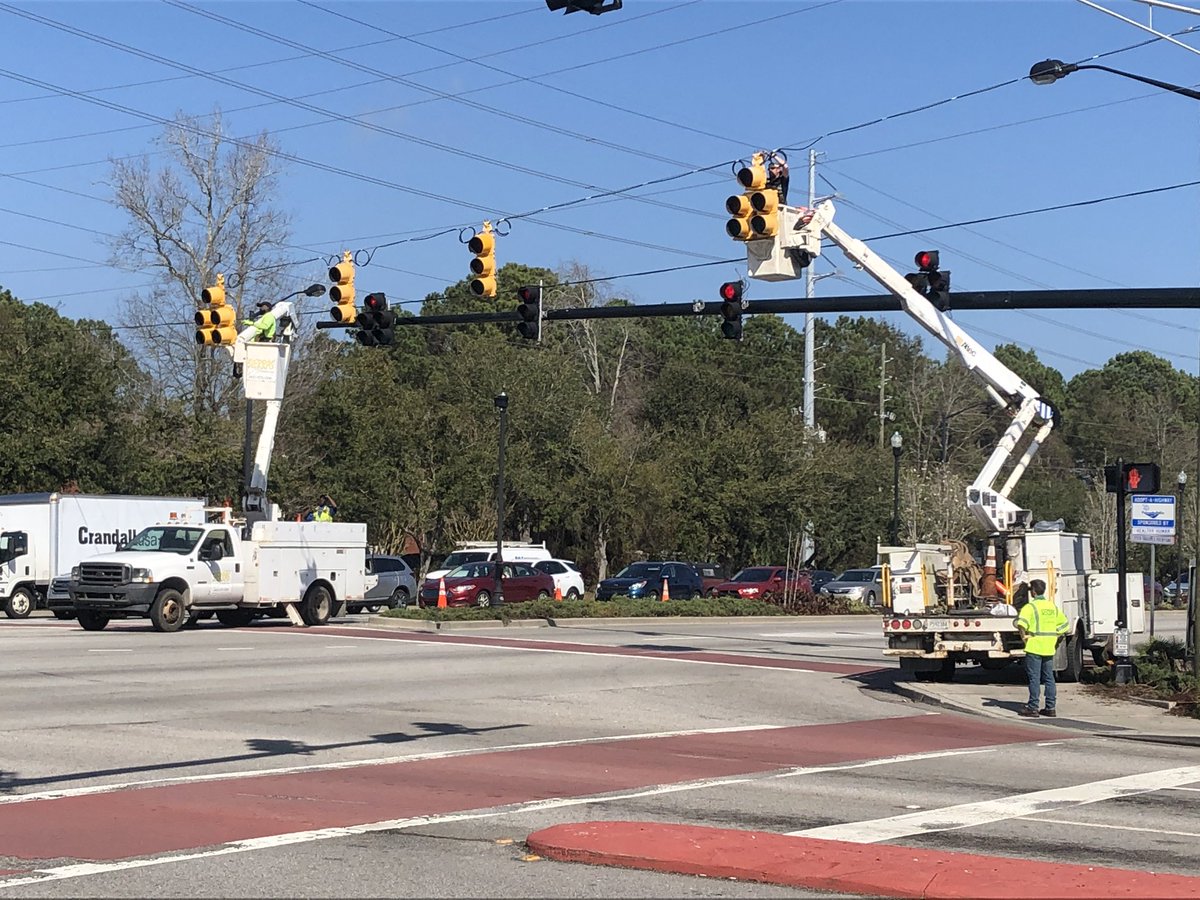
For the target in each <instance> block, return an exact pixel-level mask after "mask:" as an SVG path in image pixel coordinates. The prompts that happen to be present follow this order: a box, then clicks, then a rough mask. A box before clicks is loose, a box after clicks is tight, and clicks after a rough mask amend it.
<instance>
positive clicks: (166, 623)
mask: <svg viewBox="0 0 1200 900" xmlns="http://www.w3.org/2000/svg"><path fill="white" fill-rule="evenodd" d="M183 603H184V600H183V594H181V593H179V591H177V590H175V589H173V588H163V589H162V590H161V591H159V592H158V596H157V597H155V598H154V602H153V603H151V604H150V624H151V625H153V626H154V630H155V631H165V632H167V633H171V632H174V631H178V630H179V629H180V628H182V627H183V626H184V623H185V622H187V619H188V614H187V609H186V608H185V607H184V605H183Z"/></svg>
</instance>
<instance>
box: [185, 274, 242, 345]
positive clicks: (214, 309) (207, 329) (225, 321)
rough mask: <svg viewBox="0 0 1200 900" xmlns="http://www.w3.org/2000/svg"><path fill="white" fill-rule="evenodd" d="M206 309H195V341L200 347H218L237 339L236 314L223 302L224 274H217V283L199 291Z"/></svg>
mask: <svg viewBox="0 0 1200 900" xmlns="http://www.w3.org/2000/svg"><path fill="white" fill-rule="evenodd" d="M200 300H201V301H202V302H203V303H205V304H207V305H208V309H199V310H197V311H196V316H195V322H196V343H197V344H199V345H200V346H201V347H220V346H224V345H228V344H232V343H233V342H234V341H236V340H237V327H236V324H235V322H236V320H237V315H236V313H235V312H234V310H233V307H232V306H230V305H229V304H227V303H226V302H225V276H224V275H217V283H216V284H214V285H212V286H211V287H206V288H205V289H204V290H203V291H202V292H201V293H200Z"/></svg>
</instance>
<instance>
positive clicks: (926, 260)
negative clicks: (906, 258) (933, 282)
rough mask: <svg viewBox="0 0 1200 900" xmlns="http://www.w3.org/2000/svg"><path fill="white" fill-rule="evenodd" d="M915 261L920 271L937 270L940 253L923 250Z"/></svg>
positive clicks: (914, 258)
mask: <svg viewBox="0 0 1200 900" xmlns="http://www.w3.org/2000/svg"><path fill="white" fill-rule="evenodd" d="M913 261H914V262H915V263H916V264H917V268H918V269H922V270H924V271H929V270H935V269H937V267H938V252H937V251H936V250H922V251H920V252H919V253H918V254H917V255H916V256H915V257H913Z"/></svg>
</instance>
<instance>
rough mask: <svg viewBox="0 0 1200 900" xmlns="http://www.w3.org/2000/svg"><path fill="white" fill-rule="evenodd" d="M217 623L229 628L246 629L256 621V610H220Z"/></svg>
mask: <svg viewBox="0 0 1200 900" xmlns="http://www.w3.org/2000/svg"><path fill="white" fill-rule="evenodd" d="M217 621H218V622H220V623H221V624H222V625H224V626H226V627H228V628H245V627H246V626H247V625H249V624H250V623H251V622H253V621H254V610H252V609H218V610H217Z"/></svg>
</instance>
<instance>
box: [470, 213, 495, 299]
mask: <svg viewBox="0 0 1200 900" xmlns="http://www.w3.org/2000/svg"><path fill="white" fill-rule="evenodd" d="M467 249H468V250H470V251H471V252H472V253H474V254H475V258H474V259H473V260H471V274H472V275H473V276H475V277H474V278H472V279H471V293H472V294H474V295H475V296H476V297H495V296H496V234H495V232H493V231H492V223H491V222H484V223H483V228H482V229H481V230H480V231H478V232H476V234H475V236H474V237H472V238H471V239H470V240H469V241H467Z"/></svg>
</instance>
